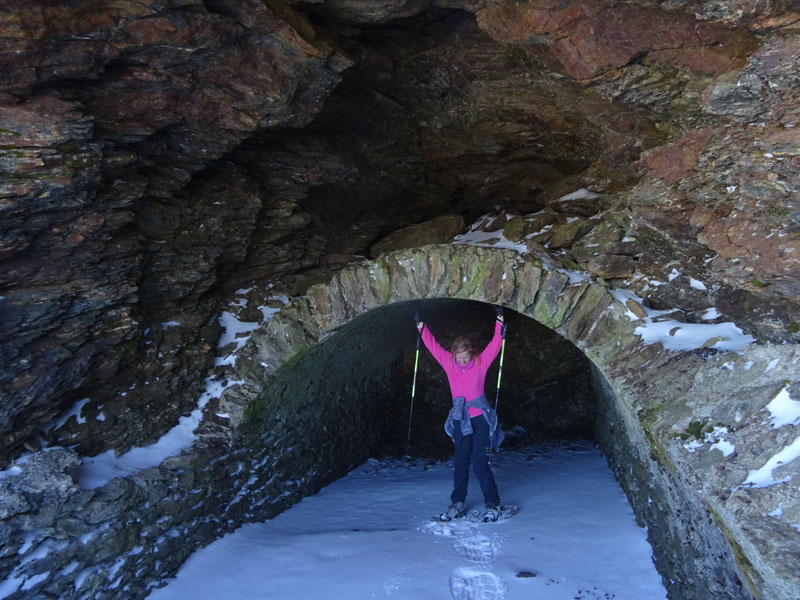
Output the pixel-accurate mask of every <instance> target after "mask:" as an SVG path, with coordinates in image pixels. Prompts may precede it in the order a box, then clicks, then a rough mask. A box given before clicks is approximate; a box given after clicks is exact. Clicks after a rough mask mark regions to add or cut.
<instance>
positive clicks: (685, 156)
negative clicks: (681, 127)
mask: <svg viewBox="0 0 800 600" xmlns="http://www.w3.org/2000/svg"><path fill="white" fill-rule="evenodd" d="M710 136H711V130H710V129H709V128H703V129H698V130H695V131H690V132H689V133H687V134H686V135H684V136H683V137H681V138H679V139H677V140H675V141H674V142H672V143H670V144H668V145H667V146H664V147H660V148H655V149H653V150H650V151H648V152H645V154H644V156H643V157H642V160H643V162H644V163H645V165H647V169H648V170H649V172H650V175H651V176H653V177H656V178H658V179H661V180H662V181H664V182H665V183H668V184H670V185H672V184H674V183H677V182H678V181H680V180H681V178H683V177H684V176H686V175H687V174H688V173H689V172H691V171H692V169H694V168H695V165H696V164H697V159H698V157H699V156H700V153H701V152H702V150H703V148H704V147H705V145H706V143H707V142H708V139H709V137H710Z"/></svg>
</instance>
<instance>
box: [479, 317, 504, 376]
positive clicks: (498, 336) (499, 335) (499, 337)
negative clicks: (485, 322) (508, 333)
mask: <svg viewBox="0 0 800 600" xmlns="http://www.w3.org/2000/svg"><path fill="white" fill-rule="evenodd" d="M502 318H503V317H498V319H497V321H495V323H494V336H492V341H490V342H489V343H488V344H487V345H486V348H484V349H483V352H481V364H485V365H490V364H492V361H493V360H494V359H495V358H497V355H498V354H499V352H500V347H501V346H502V345H503V322H502V321H501V319H502ZM484 361H485V362H484ZM487 368H488V366H487Z"/></svg>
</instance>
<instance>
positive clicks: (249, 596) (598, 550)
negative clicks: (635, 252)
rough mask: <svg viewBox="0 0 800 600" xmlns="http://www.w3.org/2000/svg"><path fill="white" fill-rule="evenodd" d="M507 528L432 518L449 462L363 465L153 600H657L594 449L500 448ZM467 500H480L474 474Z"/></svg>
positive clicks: (644, 547)
mask: <svg viewBox="0 0 800 600" xmlns="http://www.w3.org/2000/svg"><path fill="white" fill-rule="evenodd" d="M493 469H494V472H495V477H496V478H497V481H498V486H499V487H500V491H501V494H502V496H503V501H504V502H508V503H514V504H518V505H519V506H520V507H521V510H520V512H519V514H518V515H517V516H516V517H514V518H512V519H511V520H509V521H507V522H504V523H493V524H476V523H465V522H455V523H454V524H448V525H440V524H438V523H435V522H432V521H431V520H430V516H431V515H433V514H436V513H438V512H440V511H442V510H443V509H444V508H446V506H447V504H448V503H449V493H450V486H451V482H452V472H451V468H450V466H449V465H447V464H437V465H433V466H427V467H426V466H424V465H423V464H422V463H421V462H416V463H405V462H402V461H378V460H372V459H371V460H369V461H367V462H366V463H364V464H363V465H362V466H361V467H359V468H357V469H355V470H354V471H353V472H351V473H350V474H348V475H347V476H345V477H344V478H342V479H340V480H339V481H336V482H334V483H333V484H331V485H329V486H328V487H326V488H324V489H323V490H321V491H320V492H319V493H318V494H316V495H315V496H312V497H309V498H305V499H304V500H302V501H301V502H300V503H298V504H297V505H295V506H294V507H292V508H291V509H289V510H288V511H286V512H284V513H282V514H280V515H278V516H277V517H275V518H274V519H271V520H269V521H266V522H264V523H252V524H248V525H245V526H243V527H241V528H240V529H239V530H237V531H236V532H234V533H232V534H229V535H227V536H225V537H223V538H221V539H219V540H217V541H216V542H214V543H213V544H211V545H210V546H208V547H206V548H204V549H202V550H199V551H197V552H195V553H194V554H193V555H192V556H190V557H189V559H188V560H187V562H186V563H185V564H184V565H183V566H182V567H181V569H180V571H179V572H178V575H177V577H176V578H175V579H173V580H172V581H171V582H170V583H169V584H168V585H167V586H166V587H164V588H161V589H159V590H156V591H154V592H153V593H152V594H151V595H150V596H149V599H150V600H204V599H209V600H211V599H214V600H216V599H217V598H220V597H226V598H236V599H237V600H255V599H259V600H260V599H262V598H275V599H276V600H294V599H298V600H300V599H304V600H305V599H309V600H314V599H324V600H328V599H329V598H332V597H335V598H353V599H356V598H357V599H366V598H377V599H392V600H412V599H413V600H425V599H431V600H434V599H435V600H442V599H446V598H453V599H454V600H516V599H519V600H522V599H523V598H524V599H530V598H536V599H537V600H574V599H575V598H582V599H584V600H664V599H665V598H666V591H665V589H664V587H663V585H662V583H661V578H660V576H659V575H658V573H657V572H656V570H655V568H654V566H653V563H652V560H651V555H652V550H651V548H650V546H649V544H648V543H647V540H646V530H645V529H642V528H640V527H638V526H637V525H636V522H635V520H634V516H633V511H632V510H631V507H630V505H629V504H628V502H627V499H626V498H625V495H624V494H623V492H622V490H621V489H620V487H619V485H618V484H617V482H616V481H615V480H614V478H613V476H612V474H611V472H610V470H609V468H608V465H607V464H606V461H605V459H604V458H603V457H602V455H601V453H600V451H599V450H598V449H597V448H595V447H593V446H591V445H590V444H574V445H571V446H569V447H566V446H562V447H550V448H535V449H529V450H526V451H515V452H510V451H507V452H502V453H501V454H500V455H498V456H496V457H495V458H493ZM471 483H472V486H471V487H472V489H471V493H470V496H469V497H468V498H467V503H468V504H469V505H471V506H476V507H478V506H481V505H482V499H481V497H480V491H479V488H478V486H477V483H476V482H475V481H474V476H473V479H472V482H471Z"/></svg>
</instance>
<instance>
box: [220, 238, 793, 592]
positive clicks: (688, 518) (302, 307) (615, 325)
mask: <svg viewBox="0 0 800 600" xmlns="http://www.w3.org/2000/svg"><path fill="white" fill-rule="evenodd" d="M433 298H458V299H464V300H474V301H478V302H484V303H489V304H497V305H501V306H504V307H507V308H509V309H512V310H514V311H516V312H518V313H520V314H522V315H525V316H527V317H530V318H532V319H534V320H536V321H538V322H539V323H541V324H543V325H545V326H546V327H548V328H550V329H552V330H553V331H555V332H557V333H558V334H559V335H561V336H562V337H564V338H565V339H567V340H569V341H570V342H571V343H572V344H574V345H575V346H576V347H577V348H579V349H580V350H581V351H582V352H583V353H584V355H585V356H586V357H587V358H588V359H589V360H590V361H591V363H592V365H593V376H594V379H595V385H596V387H597V388H598V389H600V390H601V395H602V402H601V403H600V404H601V405H600V406H599V408H598V417H597V418H598V422H599V425H598V426H597V429H598V432H597V438H598V442H599V443H600V444H601V446H602V448H603V450H604V451H605V453H606V455H607V456H608V458H609V463H610V465H611V467H612V470H613V471H614V472H615V474H616V476H617V478H618V480H619V481H620V483H621V485H622V486H623V488H624V489H625V491H626V492H627V494H628V496H629V498H630V500H631V504H632V506H633V508H634V511H635V512H636V514H637V518H638V520H639V521H640V523H642V524H647V526H648V529H649V532H650V536H651V541H652V542H653V545H654V548H655V553H656V562H657V566H658V567H659V569H660V571H661V573H662V574H663V575H664V577H665V581H667V582H671V583H669V584H668V588H669V589H670V591H671V593H673V594H674V597H676V598H684V597H685V598H694V597H706V598H720V599H721V598H726V599H728V598H730V599H733V598H749V597H757V596H758V595H759V594H762V593H763V591H762V590H764V589H769V588H770V587H772V588H773V589H775V585H774V581H775V580H774V579H773V581H772V582H770V580H769V577H770V576H771V575H770V572H771V571H772V567H770V566H768V563H769V562H770V561H772V560H776V558H775V555H771V556H769V557H766V556H765V554H764V552H763V551H761V550H758V549H756V546H757V545H758V544H757V540H756V539H755V534H754V533H752V532H748V531H747V530H746V529H745V528H743V527H741V525H740V524H739V523H738V522H737V521H736V518H735V516H734V513H733V508H732V506H731V505H729V504H726V503H725V502H724V501H720V498H721V496H720V497H716V498H715V497H712V496H711V495H710V493H709V490H708V488H709V486H708V485H707V483H708V482H707V481H704V478H706V477H708V476H710V472H709V471H708V470H707V469H706V470H704V469H702V468H701V469H696V468H695V465H694V464H692V460H686V457H685V456H684V454H685V451H683V441H684V439H682V434H683V433H686V434H692V433H694V434H695V435H696V437H698V438H699V437H701V436H700V432H699V431H698V432H693V429H692V428H696V427H697V421H695V420H694V419H695V417H696V414H695V412H693V409H692V408H691V407H690V406H689V405H690V404H691V401H692V400H693V398H695V396H697V395H701V396H706V397H707V396H709V389H708V387H707V386H708V383H707V382H708V380H709V379H708V378H709V377H710V376H713V374H715V373H717V372H719V370H720V369H721V368H722V367H723V366H724V365H729V364H732V365H733V367H728V368H733V369H735V368H736V366H740V367H743V366H744V364H745V361H748V360H749V361H750V362H752V361H753V360H759V361H761V362H762V363H764V364H766V360H767V355H768V354H769V352H766V353H765V352H764V351H763V349H761V350H759V348H758V347H755V348H752V349H750V350H748V352H745V353H740V354H738V355H736V356H730V355H728V354H725V355H723V354H718V353H717V352H716V351H714V350H713V349H704V350H692V351H684V352H670V351H668V350H666V349H665V348H663V347H662V345H661V344H649V345H648V344H644V343H643V342H642V339H641V338H640V337H639V336H638V335H637V334H636V333H635V329H636V324H635V323H634V322H632V321H631V319H630V318H629V316H628V314H627V310H626V308H625V306H624V305H623V304H621V303H620V302H617V301H616V300H615V299H614V297H613V296H612V295H611V294H610V293H609V291H608V289H607V288H606V287H605V286H604V285H602V284H601V283H598V282H594V281H591V280H590V279H588V278H586V277H584V276H581V275H580V274H575V273H570V272H567V271H565V270H563V269H560V268H557V267H556V266H554V265H553V264H551V263H549V261H548V260H547V257H541V258H537V257H534V256H531V255H520V254H518V253H516V252H514V251H510V250H502V249H495V248H483V247H470V246H455V245H443V246H428V247H423V248H415V249H410V250H404V251H400V252H396V253H392V254H389V255H385V256H383V257H381V258H378V259H376V260H373V261H367V262H364V263H361V264H358V265H353V266H351V267H349V268H347V269H344V270H342V271H340V272H338V273H337V274H335V275H334V276H333V277H332V278H331V280H330V281H329V282H326V283H322V284H318V285H316V286H313V287H312V288H311V289H309V291H308V294H307V296H306V297H304V298H301V299H296V300H294V301H292V302H291V303H290V304H289V305H288V306H287V307H286V308H285V309H284V310H282V311H281V313H279V314H278V315H277V316H276V317H274V318H273V319H272V320H270V321H269V322H268V323H267V324H266V326H265V327H263V328H262V329H261V330H259V331H257V332H255V333H254V335H253V336H252V338H251V339H250V341H249V342H248V344H247V346H246V347H245V348H244V349H243V351H242V353H240V356H239V359H238V361H237V363H236V376H235V377H236V379H237V380H238V381H240V382H241V385H239V386H236V387H232V388H230V389H229V390H228V391H227V392H226V396H225V400H226V402H227V407H228V413H229V414H230V415H231V416H232V419H231V424H232V427H233V428H234V429H236V428H237V427H239V426H240V425H242V423H243V422H244V423H245V425H246V424H247V423H246V422H247V419H244V421H243V418H244V417H245V416H246V413H245V411H246V410H247V408H248V406H250V407H252V406H254V405H255V404H254V401H255V399H256V398H258V397H259V394H260V393H261V391H262V388H263V387H264V382H265V380H272V379H275V378H276V377H280V375H281V373H285V372H286V368H287V365H296V364H300V363H301V362H302V361H303V360H304V359H308V360H313V358H314V357H313V356H311V357H307V356H306V354H307V353H313V352H315V351H316V349H317V348H320V347H323V346H324V345H325V344H335V340H336V336H337V333H339V332H340V331H342V330H343V329H344V328H346V327H347V326H348V325H349V324H351V323H355V322H357V321H358V320H359V319H365V318H368V315H370V314H378V313H380V311H386V310H390V307H395V308H397V307H404V310H405V311H406V318H408V316H409V315H410V307H409V303H410V302H412V301H416V300H429V299H433ZM364 323H367V321H364ZM747 355H749V359H748V358H747ZM643 366H646V368H643ZM292 368H295V367H292ZM748 368H749V367H748ZM299 373H301V375H299V377H301V378H302V371H299ZM675 374H678V376H677V377H676V376H675ZM762 383H763V382H762ZM750 384H751V385H752V386H753V389H756V388H757V386H758V385H759V384H758V383H753V382H750ZM737 385H741V384H737V382H735V381H733V380H724V381H722V382H716V383H715V389H714V393H715V394H720V395H721V396H723V397H725V396H727V397H733V396H735V395H736V393H738V392H739V391H740V390H738V389H737ZM762 397H763V391H762ZM263 400H264V399H263V397H262V401H263ZM256 404H257V403H256ZM229 407H238V410H230V408H229ZM365 410H366V409H365ZM704 410H705V409H704ZM715 410H716V409H711V410H710V412H712V413H713V412H714V411H715ZM297 412H298V414H299V413H302V416H298V417H297V418H298V419H299V420H298V421H297V423H299V424H302V426H307V424H308V423H311V422H312V421H313V420H314V418H315V417H314V415H313V414H311V413H313V411H311V413H308V412H304V411H303V410H300V411H297ZM709 416H711V415H709ZM285 417H286V415H284V414H282V413H280V411H279V413H278V416H277V419H278V420H284V419H285ZM709 423H710V419H709ZM702 425H706V422H705V421H704V422H703V423H702ZM292 427H293V425H292V424H290V423H281V424H280V428H281V429H282V430H283V431H287V430H288V429H291V428H292ZM294 427H296V428H302V427H301V426H300V425H294ZM320 427H322V429H321V430H320V432H319V435H320V437H319V438H318V439H319V440H329V439H331V438H332V437H334V438H335V432H331V431H330V430H328V429H325V428H326V427H327V426H326V425H320ZM701 429H702V427H701ZM240 433H242V434H243V435H242V436H241V437H240V438H239V439H240V440H245V441H244V446H245V449H243V450H242V451H243V452H244V453H245V454H248V453H250V452H255V453H254V454H253V455H252V460H253V462H254V463H255V464H260V463H263V462H264V461H266V460H267V458H268V455H267V453H266V452H263V451H254V447H256V446H269V445H274V444H276V443H278V442H277V441H276V440H275V439H274V438H273V437H267V438H264V437H262V438H258V437H255V438H253V437H252V436H251V437H250V438H249V439H250V441H247V440H248V436H247V427H246V426H245V427H244V429H243V430H242V432H240ZM679 434H681V435H679ZM253 440H255V441H253ZM297 442H298V443H299V442H300V441H299V440H297ZM343 443H345V442H343ZM248 444H251V446H252V447H250V448H247V445H248ZM289 446H290V447H292V448H294V447H295V446H294V445H291V444H290V445H289ZM306 450H307V451H310V450H309V448H306ZM317 458H318V457H312V460H311V462H310V463H309V462H306V463H305V467H302V466H301V467H299V470H295V471H293V472H292V473H293V475H292V476H293V477H296V478H297V477H300V478H302V479H303V480H304V481H312V480H313V481H315V482H316V483H315V485H322V484H323V483H324V480H325V479H326V477H328V476H329V475H326V474H325V473H321V472H320V471H319V470H317V469H316V468H314V467H310V466H309V464H317V463H315V462H314V461H315V460H317ZM287 460H290V461H291V460H292V459H287ZM298 464H303V461H299V463H298ZM304 468H305V470H304ZM340 474H342V473H340ZM266 477H267V474H266V473H265V474H264V478H265V479H266ZM714 477H715V478H717V479H718V478H719V473H715V474H714ZM717 485H719V481H715V482H714V484H713V486H711V487H714V486H717ZM311 487H312V489H313V487H314V486H313V485H312V486H311ZM733 506H738V504H736V503H735V502H734V503H733ZM689 539H691V540H693V544H691V545H689V546H688V547H687V544H686V543H685V541H686V540H689ZM710 573H715V574H716V575H715V576H713V577H712V576H711V575H710ZM776 597H779V596H776Z"/></svg>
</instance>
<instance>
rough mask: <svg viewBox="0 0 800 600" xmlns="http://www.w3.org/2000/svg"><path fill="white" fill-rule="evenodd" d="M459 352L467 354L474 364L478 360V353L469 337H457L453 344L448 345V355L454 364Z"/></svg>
mask: <svg viewBox="0 0 800 600" xmlns="http://www.w3.org/2000/svg"><path fill="white" fill-rule="evenodd" d="M459 352H469V354H470V356H471V357H472V359H473V360H474V361H475V362H476V363H477V362H478V360H479V358H478V352H477V351H476V350H475V344H474V343H473V342H472V340H471V339H470V338H469V337H467V336H465V335H460V336H458V337H457V338H456V339H454V340H453V343H452V344H450V354H451V355H452V357H453V362H455V360H456V354H458V353H459Z"/></svg>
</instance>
